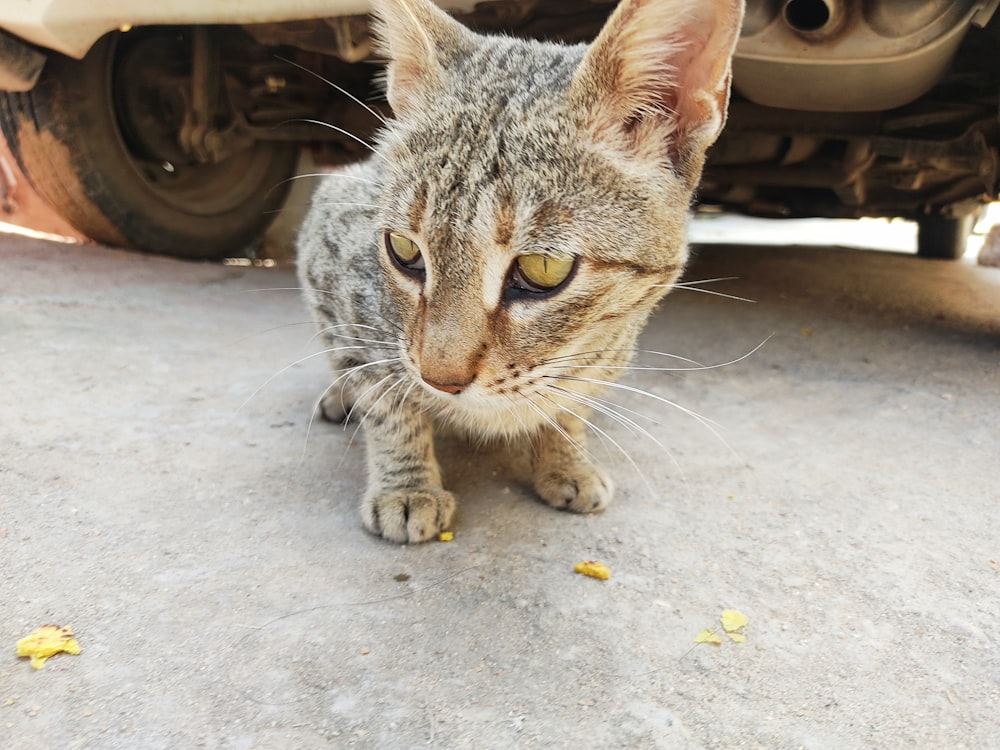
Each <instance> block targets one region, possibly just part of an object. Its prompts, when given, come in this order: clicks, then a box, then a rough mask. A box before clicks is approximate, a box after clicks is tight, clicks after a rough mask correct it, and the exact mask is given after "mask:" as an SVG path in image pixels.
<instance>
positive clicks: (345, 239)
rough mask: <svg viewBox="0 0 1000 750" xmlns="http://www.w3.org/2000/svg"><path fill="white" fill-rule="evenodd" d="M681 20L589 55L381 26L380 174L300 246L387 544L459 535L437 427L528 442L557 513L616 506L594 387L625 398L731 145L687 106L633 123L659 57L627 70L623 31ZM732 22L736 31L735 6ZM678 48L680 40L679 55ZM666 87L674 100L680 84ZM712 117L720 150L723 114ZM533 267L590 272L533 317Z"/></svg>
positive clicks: (430, 28) (342, 183) (631, 24)
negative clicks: (692, 117)
mask: <svg viewBox="0 0 1000 750" xmlns="http://www.w3.org/2000/svg"><path fill="white" fill-rule="evenodd" d="M678 3H680V4H686V5H691V4H692V0H661V2H659V3H657V2H646V3H644V2H642V1H641V0H626V2H624V3H623V4H622V6H620V7H619V9H618V11H617V12H616V15H615V16H614V17H613V19H612V21H611V22H610V23H609V27H608V28H609V29H610V30H611V31H609V32H607V34H610V37H609V38H605V36H602V39H605V43H604V44H603V45H602V44H601V42H600V40H599V42H598V43H596V44H595V46H594V48H593V49H592V51H591V52H588V48H586V47H584V46H574V47H566V46H558V45H553V44H543V43H539V42H530V41H520V40H514V39H508V38H503V37H493V38H487V37H480V36H476V35H474V34H472V33H471V32H469V31H467V30H465V29H464V28H462V27H461V26H459V25H458V24H456V23H454V22H453V21H452V20H451V19H449V18H448V17H447V16H445V15H444V14H443V13H441V12H440V11H438V10H436V8H434V7H433V6H432V5H429V4H428V3H427V2H426V0H384V2H382V3H380V4H379V13H380V24H381V33H382V36H383V43H384V45H385V48H386V50H387V52H388V55H389V57H390V59H391V62H390V68H389V73H388V93H389V98H390V101H391V102H392V103H393V104H394V106H395V108H396V112H397V117H396V119H394V120H393V121H392V122H391V123H390V124H389V126H388V127H387V128H386V129H385V130H384V131H383V132H382V133H381V135H380V137H379V140H378V143H377V145H376V153H375V155H374V156H373V157H372V158H371V159H369V160H368V161H367V162H366V163H364V164H361V165H358V166H355V167H352V168H350V169H349V170H346V171H345V172H343V173H342V174H340V175H333V176H331V177H330V178H329V179H326V180H324V181H323V184H322V186H321V187H320V189H319V190H318V191H317V193H316V195H315V197H314V200H313V206H312V209H311V211H310V212H309V215H308V216H307V218H306V221H305V223H304V225H303V227H302V230H301V234H300V239H299V267H300V275H301V280H302V285H303V287H304V288H305V296H306V301H307V303H308V305H309V307H310V309H311V310H312V311H313V315H314V317H315V319H316V321H317V323H318V325H319V326H320V329H321V331H322V332H323V338H324V343H325V345H326V346H327V347H328V348H329V350H330V362H331V366H332V368H333V371H334V374H335V379H334V380H333V383H332V384H331V387H330V392H329V393H328V395H327V396H326V398H325V400H324V410H325V412H326V413H327V415H328V416H330V417H331V418H343V417H344V416H345V415H346V412H347V411H348V410H349V409H350V408H351V407H353V408H354V409H355V410H356V412H355V413H356V414H359V415H363V422H362V424H363V425H364V430H365V436H366V442H367V456H368V475H369V484H368V488H367V491H366V495H365V498H364V501H363V503H362V520H363V523H364V525H365V527H366V528H367V529H368V530H369V531H371V532H372V533H374V534H377V535H380V536H383V537H385V538H386V539H389V540H392V541H397V542H407V541H410V542H413V541H423V540H426V539H429V538H431V537H433V536H435V535H436V534H437V533H438V532H439V531H441V530H443V529H445V528H447V527H448V525H449V524H450V522H451V518H452V513H453V511H454V507H455V500H454V497H453V496H452V495H451V493H449V492H448V491H446V490H445V489H444V488H443V487H442V486H441V477H440V471H439V469H438V465H437V461H436V459H435V457H434V448H433V425H434V423H435V421H446V422H450V423H453V424H455V425H457V426H459V427H460V428H462V429H465V430H467V431H468V432H470V433H471V434H473V435H474V436H477V437H483V438H490V437H506V438H514V437H520V438H523V439H527V440H529V441H530V442H531V445H532V455H533V458H534V471H535V489H536V491H537V492H538V494H539V496H540V497H541V498H542V499H543V500H545V501H546V502H547V503H549V504H551V505H554V506H556V507H559V508H565V509H568V510H573V511H578V512H591V511H598V510H601V509H603V508H604V507H605V506H606V504H607V503H608V501H609V500H610V499H611V495H612V491H613V490H612V484H611V482H610V480H609V479H608V477H607V476H606V475H605V473H604V472H603V471H602V470H601V469H599V468H598V467H596V466H594V465H593V464H592V463H591V461H590V459H589V457H588V455H587V451H586V447H585V431H586V429H585V422H584V420H585V418H586V414H587V412H588V408H587V405H588V404H589V403H593V402H592V401H590V399H591V398H592V397H593V396H594V395H595V394H597V393H599V391H600V386H599V385H598V384H595V383H594V382H592V381H594V380H597V381H601V380H603V381H611V380H614V379H615V378H616V377H617V373H618V372H620V370H619V369H617V368H619V367H620V366H622V365H625V364H627V363H628V361H629V359H630V352H631V351H632V349H633V347H634V344H635V339H636V337H637V335H638V334H639V331H640V330H641V329H642V327H643V325H644V324H645V321H646V318H647V317H648V315H649V313H650V311H651V310H652V309H653V307H654V306H655V304H656V303H657V302H658V300H659V299H660V298H661V297H662V296H663V294H664V293H665V292H666V286H667V285H669V284H670V283H672V282H673V281H674V280H676V278H677V276H678V275H679V274H680V272H681V269H682V267H683V264H684V261H685V259H686V247H685V243H684V225H685V216H686V210H687V207H688V205H689V203H690V200H691V190H692V188H693V185H694V180H693V179H692V174H691V170H692V169H695V170H696V171H700V165H701V160H702V159H703V156H704V148H706V147H707V145H708V143H709V142H711V138H714V135H712V136H711V137H706V136H705V135H704V132H703V131H705V128H704V127H703V128H702V131H698V130H697V127H701V123H700V122H698V123H693V124H691V123H685V122H678V118H677V117H674V116H672V115H671V113H670V112H669V110H670V109H671V107H670V106H666V105H665V106H664V108H663V110H664V111H662V112H657V113H655V114H650V107H649V104H648V102H644V103H643V109H642V111H638V110H636V111H631V112H629V111H624V112H623V111H619V109H620V106H621V104H620V103H619V102H616V101H614V91H615V88H616V86H617V85H618V84H615V83H614V81H613V80H612V79H613V75H614V71H615V70H618V71H619V73H620V71H621V70H630V69H629V68H628V65H629V64H632V63H630V62H629V59H624V61H623V60H621V59H617V58H615V57H614V56H615V55H616V54H619V53H621V54H622V55H625V56H627V55H633V56H634V57H635V58H636V59H637V60H639V59H641V57H642V56H644V55H648V54H649V53H650V50H648V49H635V50H631V49H624V50H623V47H624V43H618V38H619V37H621V38H622V39H624V38H626V37H627V35H626V34H624V33H621V32H615V29H614V28H613V27H614V25H615V24H616V23H617V24H618V26H620V27H622V28H625V29H626V30H627V31H630V32H634V31H635V29H636V28H637V26H636V25H637V24H639V27H638V28H639V29H640V31H641V30H642V27H641V25H642V24H647V25H648V24H651V23H662V15H663V12H664V7H663V6H671V7H672V6H676V5H677V4H678ZM703 4H704V3H703ZM709 4H712V3H709ZM714 4H715V5H720V6H721V5H725V6H726V7H727V8H728V9H729V16H735V21H734V19H733V18H731V17H729V16H727V22H729V25H732V22H734V23H735V24H736V28H738V21H739V19H738V14H739V8H740V5H739V3H737V2H732V0H730V1H729V2H722V0H714ZM644 6H651V7H652V10H650V9H647V8H646V7H644ZM644 14H645V15H644ZM615 19H617V21H615ZM414 24H417V26H416V27H415V26H414ZM612 32H614V33H612ZM720 33H721V32H720ZM729 33H730V36H732V33H731V31H730V32H729ZM633 35H634V34H633ZM628 38H631V37H628ZM713 39H714V37H710V38H709V40H708V41H707V42H704V43H705V44H706V46H708V45H709V44H712V43H717V44H720V45H721V46H720V49H722V50H723V52H722V53H721V54H724V55H726V56H727V57H726V58H725V60H726V64H725V65H724V66H723V68H724V71H723V72H724V73H725V74H726V83H728V55H729V54H730V53H731V49H732V42H734V41H735V39H734V38H733V39H728V38H724V39H722V42H721V43H719V42H713ZM428 40H430V41H428ZM660 41H661V42H663V40H660ZM643 43H645V42H643ZM616 44H617V47H616ZM636 44H638V43H636ZM677 44H678V43H677V35H674V36H669V35H667V38H666V41H665V42H663V44H662V45H661V46H662V47H663V48H664V49H667V50H668V51H671V50H675V49H676V47H677ZM670 45H673V46H672V47H671V46H670ZM609 49H610V50H611V52H609ZM688 57H690V55H689V56H688ZM693 64H696V63H692V65H693ZM661 67H663V66H661ZM716 67H718V66H716ZM605 69H606V70H605ZM612 69H614V70H612ZM629 75H631V73H629ZM609 80H610V81H611V83H610V85H609V84H608V81H609ZM619 83H621V82H619ZM657 85H658V86H659V88H661V89H663V90H664V91H670V92H671V93H670V95H671V96H676V94H675V93H673V89H672V88H670V87H671V86H673V81H664V80H661V79H658V81H657ZM713 85H718V82H717V81H714V84H713ZM602 87H603V88H602ZM658 93H659V92H658V91H657V92H653V94H650V96H653V95H654V94H656V95H658ZM671 101H672V100H671ZM616 107H619V109H616ZM711 114H712V116H714V117H716V119H717V120H718V125H717V126H715V127H716V130H717V127H721V120H722V118H724V114H725V113H724V102H723V110H722V111H721V113H720V112H718V111H715V112H712V113H711ZM685 129H686V130H685ZM682 132H692V133H695V132H697V133H698V138H694V137H691V138H690V139H689V140H690V143H688V142H686V141H684V140H683V137H682V136H681V135H678V134H679V133H682ZM706 138H707V141H706ZM699 139H700V140H699ZM668 141H669V143H668ZM668 145H669V147H670V148H669V149H668V148H667V146H668ZM668 150H669V152H670V153H675V154H680V156H678V157H677V162H678V164H679V163H680V161H682V160H683V161H684V166H683V168H680V167H678V166H677V165H675V164H673V163H671V162H670V161H669V160H668V159H667V158H666V156H665V155H666V154H667V153H668ZM650 154H654V155H655V156H654V157H653V158H651V157H650ZM692 164H693V165H694V166H693V167H692V166H691V165H692ZM696 177H697V175H695V179H696ZM352 204H360V205H352ZM388 231H394V232H401V233H405V234H406V235H407V236H409V237H411V238H413V239H414V240H415V241H417V242H418V244H419V246H420V247H421V249H422V253H423V257H424V261H425V263H426V267H427V270H426V277H425V278H424V279H422V280H421V279H418V278H414V277H413V275H412V274H410V275H408V274H407V273H404V272H402V271H401V270H400V268H399V267H397V265H396V264H394V263H393V262H392V261H391V260H390V258H389V254H388V253H387V251H386V249H385V247H384V246H383V241H382V236H383V233H385V232H388ZM526 254H544V255H547V256H550V257H552V258H571V257H574V256H575V257H578V258H579V260H578V262H577V268H576V271H575V274H574V275H573V276H572V277H571V279H570V280H569V282H568V283H567V284H566V285H565V287H563V288H562V289H560V290H558V291H557V292H555V293H553V294H550V295H531V294H528V295H525V294H524V293H522V292H521V291H519V290H518V289H512V288H511V285H512V283H513V282H511V280H510V279H511V276H510V271H511V268H512V264H513V262H514V259H515V258H516V257H518V256H520V255H526ZM372 341H376V342H383V343H370V342H372ZM381 360H387V361H384V362H383V361H381ZM604 368H607V369H604ZM577 378H579V379H577ZM584 379H585V380H584ZM429 383H437V384H439V385H441V384H447V385H448V386H449V388H450V389H451V390H458V392H457V393H451V392H443V391H442V390H439V389H438V388H435V387H433V386H431V385H429Z"/></svg>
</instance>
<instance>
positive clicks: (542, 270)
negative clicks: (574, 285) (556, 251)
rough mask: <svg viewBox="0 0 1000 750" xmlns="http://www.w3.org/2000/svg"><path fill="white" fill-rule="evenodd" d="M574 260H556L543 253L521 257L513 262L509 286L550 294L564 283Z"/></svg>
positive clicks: (574, 262)
mask: <svg viewBox="0 0 1000 750" xmlns="http://www.w3.org/2000/svg"><path fill="white" fill-rule="evenodd" d="M575 267H576V258H556V257H554V256H552V255H545V254H543V253H532V254H530V255H521V256H519V257H518V258H517V260H515V261H514V272H513V276H512V278H511V286H512V287H514V288H516V289H520V290H522V291H526V292H534V293H536V294H538V293H544V292H552V291H555V290H556V289H558V288H559V287H560V286H562V285H563V284H565V283H566V281H567V280H568V279H569V276H570V274H571V273H572V272H573V269H574V268H575Z"/></svg>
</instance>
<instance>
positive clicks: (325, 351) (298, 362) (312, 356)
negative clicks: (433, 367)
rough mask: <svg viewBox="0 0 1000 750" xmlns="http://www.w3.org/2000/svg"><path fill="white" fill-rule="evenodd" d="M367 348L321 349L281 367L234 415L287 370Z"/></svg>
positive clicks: (342, 347) (340, 347)
mask: <svg viewBox="0 0 1000 750" xmlns="http://www.w3.org/2000/svg"><path fill="white" fill-rule="evenodd" d="M367 348H368V347H366V346H337V347H333V348H332V349H323V350H321V351H318V352H313V353H312V354H307V355H306V356H305V357H300V358H299V359H297V360H295V361H294V362H292V363H290V364H287V365H285V366H284V367H282V368H281V369H280V370H278V371H277V372H276V373H274V374H273V375H271V376H270V377H269V378H268V379H267V380H265V381H264V382H263V383H261V384H260V385H259V386H257V388H256V389H254V392H253V393H251V394H250V395H249V396H248V397H247V399H246V401H244V402H243V403H242V404H240V406H239V408H238V409H237V410H236V413H237V414H239V413H240V412H241V411H242V410H243V409H244V408H245V407H246V405H247V404H249V403H250V402H251V401H253V399H254V398H255V397H256V396H257V394H258V393H260V392H261V391H262V390H264V389H265V388H266V387H267V386H268V385H270V384H271V382H272V381H274V380H275V379H276V378H278V377H280V376H282V375H284V374H285V373H286V372H288V371H289V370H291V369H292V368H293V367H298V366H299V365H301V364H302V363H303V362H308V361H309V360H310V359H315V358H316V357H322V356H324V355H328V354H333V353H334V352H342V351H347V350H350V349H355V350H356V349H367ZM395 359H399V358H398V357H396V358H395ZM382 361H383V362H391V361H394V360H382Z"/></svg>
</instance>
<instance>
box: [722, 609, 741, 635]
mask: <svg viewBox="0 0 1000 750" xmlns="http://www.w3.org/2000/svg"><path fill="white" fill-rule="evenodd" d="M719 619H720V620H721V621H722V629H723V630H725V631H726V632H727V633H735V632H736V631H737V630H739V629H740V628H745V627H746V625H747V616H746V615H745V614H743V613H742V612H739V611H737V610H735V609H724V610H722V617H720V618H719Z"/></svg>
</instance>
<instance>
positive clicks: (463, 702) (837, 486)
mask: <svg viewBox="0 0 1000 750" xmlns="http://www.w3.org/2000/svg"><path fill="white" fill-rule="evenodd" d="M716 276H738V277H739V280H736V281H728V282H721V283H718V284H713V285H711V287H710V288H712V289H716V290H718V291H723V292H726V293H730V294H735V295H739V296H743V297H749V298H752V299H754V300H756V302H755V303H746V302H738V301H734V300H730V299H724V298H720V297H713V296H710V295H705V294H697V293H693V292H676V293H675V294H673V295H672V296H671V297H670V298H669V299H668V301H667V303H666V304H665V305H664V307H663V308H662V309H661V310H660V312H659V313H658V314H657V315H656V317H655V319H654V320H653V322H652V323H651V325H650V327H649V329H648V330H647V332H646V334H645V335H644V338H643V339H642V346H643V347H645V348H647V349H650V350H655V351H661V352H662V351H666V352H672V353H676V354H680V355H684V356H686V357H690V358H692V359H695V360H697V361H699V362H702V363H704V364H716V363H723V362H727V361H729V360H733V359H736V358H738V357H740V356H741V355H743V354H745V353H746V352H748V351H750V350H751V349H753V348H754V347H755V346H757V344H759V343H761V342H762V341H764V340H765V339H767V343H766V344H765V345H764V346H763V347H762V348H761V349H760V350H759V351H757V352H756V353H754V354H753V355H752V356H750V357H748V358H746V359H745V360H743V361H741V362H738V363H736V364H733V365H730V366H727V367H722V368H718V369H711V370H702V371H694V372H687V373H662V372H653V371H638V372H635V373H633V374H632V375H630V376H629V377H628V378H627V379H626V381H625V382H627V383H628V384H629V385H630V386H634V387H636V388H642V389H646V390H648V391H650V392H651V393H653V394H655V395H657V396H659V397H661V398H663V399H669V400H671V401H674V402H676V403H678V404H680V405H682V406H683V407H684V408H686V409H691V410H694V411H695V412H697V413H698V414H699V415H702V416H703V417H704V418H705V419H709V420H712V423H713V426H712V430H714V431H715V433H717V435H716V434H713V431H712V430H709V429H707V428H706V427H705V426H704V425H702V424H700V423H699V421H698V420H697V419H695V418H693V417H692V416H690V415H688V414H686V413H684V412H683V411H682V410H680V409H676V408H672V407H670V406H668V405H667V404H666V403H664V402H662V401H657V400H654V399H652V398H648V397H642V396H639V395H637V394H635V393H629V392H626V393H622V394H620V395H619V396H617V397H616V398H617V400H618V401H619V402H620V403H621V404H622V405H623V406H625V407H627V408H629V409H633V410H635V411H637V412H640V413H642V414H645V415H648V416H650V417H652V418H653V419H654V420H655V422H646V423H645V424H646V427H647V430H648V432H649V436H643V435H633V434H630V433H629V430H627V429H626V428H625V427H624V426H622V425H620V424H616V423H615V422H614V421H612V420H610V419H606V418H601V419H599V420H598V421H597V424H598V425H599V426H600V427H601V429H602V430H604V431H605V432H606V433H607V434H608V435H609V437H610V438H613V440H614V441H616V442H617V443H618V444H620V445H621V446H622V447H623V448H624V449H625V450H626V451H627V453H628V458H626V457H623V456H622V455H621V454H620V453H619V452H618V451H617V449H616V448H614V447H613V446H612V445H611V444H610V443H609V444H608V446H607V448H606V449H604V448H601V447H600V444H599V443H598V447H597V448H596V449H595V452H596V453H597V454H598V455H604V456H606V457H605V459H604V460H605V462H606V463H607V464H608V465H609V466H610V467H611V469H612V473H613V475H614V476H615V479H616V481H617V484H618V487H619V491H618V496H617V499H616V501H615V502H614V504H613V505H612V506H611V507H610V508H609V510H608V511H607V512H606V513H604V514H602V515H598V516H593V517H580V516H572V515H568V514H564V513H560V512H558V511H554V510H551V509H549V508H548V507H546V506H543V505H542V504H541V503H539V502H536V501H534V500H533V499H532V497H531V494H530V491H529V490H527V489H526V484H525V480H526V476H525V475H526V471H525V461H524V458H523V456H522V455H520V453H519V451H518V450H517V449H516V448H510V449H507V448H497V449H490V448H487V447H482V446H478V447H477V446H470V445H467V444H465V443H464V442H463V441H462V440H461V439H460V438H458V437H454V436H451V437H448V436H446V437H445V438H443V440H442V450H441V453H442V458H443V463H444V471H445V479H446V482H447V484H448V485H449V486H450V487H451V488H452V489H454V490H455V491H456V493H457V494H458V495H459V497H460V502H461V506H460V512H459V515H458V518H457V522H456V524H455V540H454V541H453V542H450V543H441V542H435V543H429V544H426V545H421V546H410V547H400V546H395V545H392V544H389V543H386V542H383V541H380V540H377V539H375V538H373V537H371V536H369V535H367V534H366V533H365V532H364V531H363V530H362V529H361V527H360V524H359V521H358V516H357V512H356V508H355V506H356V503H357V501H358V496H359V494H360V493H361V491H362V487H363V481H364V476H363V464H362V457H363V450H364V447H363V439H362V438H361V437H360V436H356V435H355V434H354V432H353V429H352V428H348V429H347V430H346V431H345V430H344V429H342V428H339V427H334V426H331V425H328V424H325V423H314V424H312V425H311V426H310V413H311V410H312V408H313V405H314V402H315V400H316V399H317V398H318V396H319V395H320V394H321V392H322V391H323V388H324V386H325V384H326V382H327V375H326V373H325V369H324V368H325V365H324V363H323V362H322V361H321V359H320V358H312V359H308V358H306V357H308V355H310V354H312V353H313V352H314V351H316V346H315V343H314V342H313V341H312V340H311V335H312V329H311V327H310V326H309V325H306V324H303V323H304V321H306V320H307V315H306V313H305V311H304V308H303V306H302V304H301V302H300V300H299V296H298V294H297V293H296V292H294V291H280V290H279V291H259V290H262V289H275V288H283V287H290V286H294V285H295V279H294V275H293V274H292V273H291V272H289V271H285V270H267V269H253V268H250V269H247V268H228V267H220V266H212V265H197V264H188V263H181V262H176V261H172V260H166V259H162V258H150V257H141V256H137V255H130V254H126V253H122V252H117V251H112V250H106V249H102V248H97V247H67V246H57V245H52V244H48V243H44V242H40V241H31V240H13V239H0V363H2V366H0V648H2V649H3V651H4V652H5V654H6V655H5V656H3V657H0V746H2V747H5V748H8V747H9V748H17V749H18V750H20V749H22V748H40V749H49V748H227V749H228V748H233V749H236V748H240V749H242V748H327V747H359V748H424V747H438V748H534V747H537V748H653V747H662V748H700V747H705V748H737V747H740V748H742V747H745V748H756V747H760V748H798V747H806V748H838V749H842V748H868V747H886V748H901V747H917V748H944V747H947V748H963V747H964V748H994V747H998V746H1000V596H998V594H1000V572H998V561H1000V270H997V269H986V268H977V267H975V266H972V265H969V264H964V263H947V262H928V261H921V260H918V259H916V258H913V257H906V256H902V255H896V254H883V253H875V252H855V251H846V250H835V249H795V248H754V247H737V248H727V247H707V248H704V249H702V250H701V252H700V254H699V258H698V260H697V262H696V263H695V264H694V265H693V266H692V268H691V271H690V273H689V278H691V279H705V278H713V277H716ZM768 337H770V338H768ZM303 358H306V359H303ZM297 360H303V361H301V363H300V364H298V365H295V366H292V367H290V368H289V369H284V368H285V367H286V366H288V365H290V364H292V363H294V362H296V361H297ZM646 361H647V363H649V364H662V361H661V362H659V363H658V362H657V361H656V358H652V359H647V360H646ZM654 439H655V440H654ZM657 441H658V442H659V443H661V444H662V447H661V446H660V445H658V444H657ZM632 462H634V464H635V466H633V465H632ZM584 559H599V560H601V561H603V562H605V563H606V564H607V565H608V566H609V567H610V569H611V578H610V580H608V581H604V582H602V581H597V580H594V579H590V578H584V577H582V576H579V575H576V574H574V573H573V570H572V569H573V565H574V563H576V562H578V561H580V560H584ZM728 608H732V609H738V610H740V611H742V612H743V613H745V614H746V616H747V617H748V620H749V624H748V625H747V627H746V629H745V633H746V637H747V642H746V643H743V644H737V643H733V642H730V641H729V639H728V638H723V641H724V642H723V643H722V645H721V646H718V647H713V646H710V645H695V644H694V642H693V641H694V638H695V636H696V635H697V634H698V633H699V631H701V630H703V629H705V628H715V629H716V630H719V631H720V632H721V629H720V628H719V616H720V614H721V612H722V610H724V609H728ZM46 623H57V624H60V625H71V626H72V627H73V629H74V631H75V633H76V634H77V637H78V640H79V642H80V645H81V647H82V653H81V654H80V655H79V656H68V655H59V656H55V657H53V658H52V659H51V660H50V661H49V662H48V664H47V665H46V666H45V668H44V669H43V670H41V671H35V670H33V669H32V668H31V667H30V665H29V664H28V663H27V662H26V661H25V660H19V659H16V658H15V656H14V645H15V642H16V641H17V639H18V638H20V637H22V636H24V635H27V634H28V633H29V632H31V631H32V630H34V629H35V628H36V627H37V626H39V625H43V624H46Z"/></svg>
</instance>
